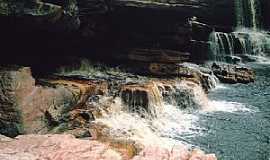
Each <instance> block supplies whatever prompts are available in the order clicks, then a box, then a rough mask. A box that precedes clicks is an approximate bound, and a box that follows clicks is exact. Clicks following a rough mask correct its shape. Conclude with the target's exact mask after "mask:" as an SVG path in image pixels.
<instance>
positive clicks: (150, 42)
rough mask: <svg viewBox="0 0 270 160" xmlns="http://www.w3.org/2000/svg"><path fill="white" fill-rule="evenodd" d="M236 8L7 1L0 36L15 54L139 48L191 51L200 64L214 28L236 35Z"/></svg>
mask: <svg viewBox="0 0 270 160" xmlns="http://www.w3.org/2000/svg"><path fill="white" fill-rule="evenodd" d="M233 4H234V3H233V1H231V0H230V1H225V0H168V1H166V0H152V1H150V0H80V1H76V0H57V1H53V0H43V1H42V2H41V1H39V0H28V1H27V0H24V1H7V0H4V1H1V2H0V15H1V17H0V18H1V19H0V20H1V22H2V23H1V24H3V25H1V28H2V29H1V35H3V36H2V37H3V39H5V41H4V42H3V46H4V47H5V49H7V50H9V52H10V54H11V53H13V54H16V55H19V54H23V55H27V54H31V55H39V56H42V55H48V54H52V53H53V54H54V55H69V54H73V55H76V56H79V55H84V56H85V55H86V56H92V57H93V56H94V57H99V58H100V57H101V58H102V59H106V58H108V57H109V58H111V57H113V58H119V57H120V58H123V57H124V58H127V57H128V56H127V55H128V54H130V52H132V51H133V50H134V49H138V48H139V49H155V50H156V49H157V50H161V51H163V50H169V51H165V53H166V54H169V55H170V54H173V53H175V52H173V53H172V52H171V51H176V52H178V53H177V54H178V55H181V54H182V53H187V52H188V53H191V56H190V57H191V59H195V60H199V59H204V58H207V57H206V56H207V55H206V52H207V51H208V43H207V40H208V36H209V33H210V32H211V31H212V29H213V28H216V29H217V30H222V31H231V30H232V27H233V24H234V7H233ZM225 19H226V21H225ZM206 24H207V25H206ZM131 54H132V53H131ZM139 54H144V52H140V53H139ZM104 55H105V56H104ZM123 55H124V56H123ZM126 56H127V57H126Z"/></svg>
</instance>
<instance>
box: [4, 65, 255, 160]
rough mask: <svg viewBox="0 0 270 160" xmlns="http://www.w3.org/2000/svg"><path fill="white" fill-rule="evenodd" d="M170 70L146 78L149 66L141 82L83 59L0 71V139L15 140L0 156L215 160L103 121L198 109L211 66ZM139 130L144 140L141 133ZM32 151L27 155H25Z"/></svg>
mask: <svg viewBox="0 0 270 160" xmlns="http://www.w3.org/2000/svg"><path fill="white" fill-rule="evenodd" d="M215 67H217V64H215ZM125 68H126V69H127V67H125ZM174 68H175V71H172V70H171V71H172V72H171V75H170V76H169V77H170V78H168V75H167V77H166V76H164V75H159V74H157V72H156V70H154V71H155V72H152V71H153V70H152V68H149V71H148V73H150V74H148V76H145V74H144V73H143V74H138V73H135V72H137V71H138V70H137V69H135V70H134V71H135V72H131V71H132V69H129V71H127V70H126V71H124V70H123V69H121V67H118V68H115V67H106V66H104V65H101V64H95V63H89V62H88V61H85V60H84V61H82V62H81V64H80V65H79V67H63V68H60V69H59V71H58V72H56V73H54V74H51V75H48V76H46V77H42V78H41V77H40V78H38V77H37V78H34V77H33V76H32V74H31V68H29V67H21V66H12V67H11V66H9V67H1V72H0V77H1V79H0V84H1V86H2V87H1V94H0V97H1V104H2V107H1V108H0V125H1V127H0V133H1V134H2V135H5V136H9V137H15V139H13V138H7V137H2V138H1V144H0V148H1V147H2V148H3V149H1V152H0V157H1V156H2V158H4V159H8V160H11V159H16V158H17V159H19V158H20V157H21V156H22V157H25V158H26V159H27V158H28V159H29V160H32V159H37V158H41V159H42V158H43V159H46V158H49V159H54V158H55V157H59V158H62V159H66V158H69V159H73V158H77V159H87V158H90V157H93V156H94V157H96V159H100V158H101V159H102V158H103V159H112V158H113V159H153V158H154V159H162V158H166V157H167V159H191V160H193V159H196V157H197V158H200V159H205V160H206V159H209V160H210V159H216V158H215V156H214V155H205V154H204V153H203V152H202V151H198V150H193V151H191V150H190V149H188V148H189V147H187V146H186V144H183V143H180V142H179V143H176V142H174V143H168V145H164V146H163V147H162V146H160V145H158V144H160V143H163V141H164V140H163V138H162V137H160V136H159V135H158V134H156V132H155V131H151V129H150V128H148V127H146V128H145V127H142V128H141V129H140V128H136V127H135V128H133V129H132V128H130V129H127V128H128V127H127V128H125V126H122V127H124V128H122V129H121V127H120V128H117V126H115V125H117V124H114V123H119V124H121V123H129V122H120V121H121V120H120V121H118V122H117V120H116V121H115V119H112V118H109V117H114V116H116V117H118V118H119V116H120V117H121V116H124V115H125V114H128V115H129V114H130V115H133V116H134V117H137V118H138V125H139V123H140V122H141V121H147V123H154V122H155V120H156V119H159V118H160V117H162V115H163V114H164V113H165V112H164V110H167V108H166V106H167V105H175V106H181V108H180V109H181V110H183V111H186V112H190V113H192V112H196V110H203V109H206V108H207V107H208V105H207V95H206V94H207V93H208V91H209V90H211V89H212V88H214V87H215V84H216V83H217V79H216V78H215V76H214V74H215V71H216V68H215V69H214V70H213V71H212V68H211V67H210V68H205V67H201V66H198V65H195V64H189V63H186V64H182V65H177V66H175V67H174ZM220 68H221V67H220ZM232 68H233V67H232ZM157 70H159V69H158V68H157ZM242 70H243V72H244V71H246V74H243V75H244V76H246V78H245V80H246V79H248V80H250V82H252V81H253V80H254V74H249V73H250V72H251V71H250V70H249V69H247V68H246V69H242ZM163 73H166V71H164V72H163ZM231 74H234V72H232V73H231ZM172 75H173V76H172ZM224 76H225V77H226V75H224ZM219 77H221V76H219ZM220 79H221V80H222V78H220ZM229 82H230V81H229ZM238 82H243V81H238ZM244 82H245V83H246V81H244ZM144 119H145V120H144ZM130 123H132V122H130ZM135 123H136V121H135ZM147 123H143V124H147ZM142 126H143V125H142ZM148 129H150V130H148ZM144 130H148V131H147V134H150V135H152V136H150V137H151V139H152V140H150V141H149V137H147V136H146V135H141V133H140V132H143V131H144ZM54 134H60V135H54ZM62 134H63V135H62ZM18 135H20V136H19V137H17V136H18ZM71 135H73V136H71ZM75 137H76V138H83V139H76V138H75ZM85 138H86V139H85ZM169 139H170V138H169ZM165 141H166V142H169V141H168V140H165ZM172 144H173V145H172ZM174 145H176V146H174ZM34 146H36V147H35V149H34V150H32V149H30V148H33V147H34ZM60 146H61V147H60ZM72 146H73V147H72ZM79 146H81V147H79ZM83 146H85V148H83ZM59 147H60V148H59ZM55 148H59V149H58V150H55ZM71 148H72V149H71ZM74 148H77V149H74ZM70 149H71V150H70ZM87 150H89V152H88V151H87ZM73 152H74V154H73ZM75 152H76V154H75ZM49 153H50V154H49ZM77 154H78V155H77ZM80 156H82V157H81V158H78V157H80ZM72 157H73V158H72Z"/></svg>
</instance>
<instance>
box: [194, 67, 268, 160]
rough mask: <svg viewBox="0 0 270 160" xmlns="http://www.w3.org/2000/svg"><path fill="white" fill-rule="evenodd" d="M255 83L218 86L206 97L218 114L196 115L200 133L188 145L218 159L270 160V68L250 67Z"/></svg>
mask: <svg viewBox="0 0 270 160" xmlns="http://www.w3.org/2000/svg"><path fill="white" fill-rule="evenodd" d="M250 67H252V68H253V69H254V70H255V71H256V82H255V83H250V84H247V85H244V84H234V85H223V86H218V87H217V89H215V90H213V91H212V92H211V93H210V94H209V98H210V99H211V101H212V102H213V103H215V105H216V107H220V111H216V112H207V113H200V114H199V115H198V116H199V122H198V123H199V126H200V127H201V128H203V129H202V132H203V133H202V134H200V135H199V136H195V137H191V138H189V142H190V143H192V144H194V145H195V146H199V147H200V148H202V149H203V150H205V151H209V152H211V153H216V154H217V156H218V159H221V160H268V159H270V152H269V150H270V65H269V64H250Z"/></svg>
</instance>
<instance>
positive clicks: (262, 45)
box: [209, 0, 270, 62]
mask: <svg viewBox="0 0 270 160" xmlns="http://www.w3.org/2000/svg"><path fill="white" fill-rule="evenodd" d="M235 10H236V14H235V15H236V29H235V31H234V32H232V33H222V32H213V33H212V34H211V35H210V37H209V41H210V52H211V57H212V58H213V59H214V60H215V61H226V62H232V61H231V60H233V58H236V57H235V56H239V57H244V56H260V57H262V56H267V53H269V51H270V43H269V42H270V36H269V34H268V33H266V32H264V31H260V30H259V29H260V26H261V24H260V21H259V20H260V2H259V1H258V0H235ZM237 59H239V58H237ZM233 62H234V61H233Z"/></svg>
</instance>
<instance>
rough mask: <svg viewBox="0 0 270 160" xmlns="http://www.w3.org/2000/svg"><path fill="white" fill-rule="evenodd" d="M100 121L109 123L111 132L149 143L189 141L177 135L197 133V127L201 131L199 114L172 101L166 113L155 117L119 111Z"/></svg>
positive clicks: (168, 145) (145, 143)
mask: <svg viewBox="0 0 270 160" xmlns="http://www.w3.org/2000/svg"><path fill="white" fill-rule="evenodd" d="M96 122H97V123H101V124H105V125H106V126H108V127H109V128H110V131H109V132H110V135H111V136H113V137H119V138H121V137H122V138H126V139H130V140H134V141H136V142H139V143H140V144H143V145H145V146H161V147H164V148H172V147H173V146H175V145H183V144H185V145H189V144H187V143H185V142H184V141H179V140H176V139H174V138H175V137H179V135H181V134H185V135H191V136H192V135H195V132H194V130H196V135H198V131H199V130H200V128H199V127H198V126H197V122H198V117H197V116H196V115H194V114H189V113H184V112H183V111H181V110H180V109H177V107H176V106H172V105H165V106H164V110H163V111H162V113H161V114H160V115H159V117H158V118H155V119H145V118H141V117H139V116H138V115H136V114H132V113H127V112H119V113H116V114H111V115H108V116H106V117H104V118H101V119H97V120H96Z"/></svg>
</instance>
